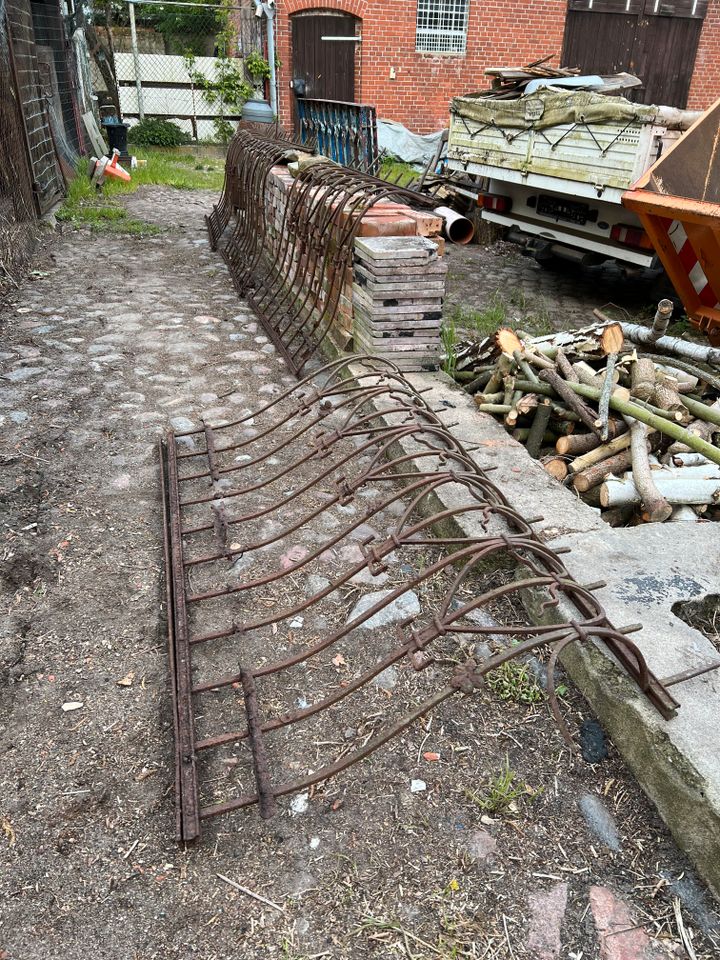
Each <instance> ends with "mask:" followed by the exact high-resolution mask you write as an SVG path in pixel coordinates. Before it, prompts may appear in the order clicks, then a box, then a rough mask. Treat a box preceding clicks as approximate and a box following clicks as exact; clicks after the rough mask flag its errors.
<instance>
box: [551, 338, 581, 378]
mask: <svg viewBox="0 0 720 960" xmlns="http://www.w3.org/2000/svg"><path fill="white" fill-rule="evenodd" d="M555 363H556V364H557V368H558V370H559V371H560V373H561V374H562V376H563V377H564V378H565V379H566V380H567V381H568V382H569V383H579V382H580V377H578V375H577V373H576V372H575V371H574V370H573V368H572V366H571V364H570V361H569V360H568V358H567V357H566V356H565V351H564V350H563V349H562V347H558V352H557V354H556V356H555Z"/></svg>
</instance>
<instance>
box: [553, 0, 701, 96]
mask: <svg viewBox="0 0 720 960" xmlns="http://www.w3.org/2000/svg"><path fill="white" fill-rule="evenodd" d="M706 11H707V0H569V3H568V14H567V21H566V24H565V41H564V45H563V57H562V62H563V65H564V66H567V67H580V69H581V70H582V71H583V73H600V74H605V73H617V72H619V71H627V72H628V73H632V74H635V76H637V77H639V78H640V79H641V80H642V81H643V86H642V87H639V88H638V89H637V90H631V91H630V92H629V93H628V94H627V96H628V98H629V99H631V100H636V101H639V102H640V103H657V104H667V105H669V106H672V107H685V106H687V98H688V92H689V90H690V82H691V80H692V74H693V69H694V67H695V56H696V54H697V48H698V43H699V42H700V32H701V30H702V25H703V20H704V18H705V13H706Z"/></svg>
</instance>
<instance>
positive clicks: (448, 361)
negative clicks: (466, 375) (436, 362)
mask: <svg viewBox="0 0 720 960" xmlns="http://www.w3.org/2000/svg"><path fill="white" fill-rule="evenodd" d="M440 342H441V343H442V348H443V361H442V368H443V370H444V371H445V373H447V374H448V376H450V377H452V376H453V375H454V374H455V367H456V366H457V350H456V347H457V344H458V335H457V330H456V328H455V321H454V320H453V319H452V317H451V318H450V319H449V320H446V321H445V322H444V323H443V325H442V327H441V328H440Z"/></svg>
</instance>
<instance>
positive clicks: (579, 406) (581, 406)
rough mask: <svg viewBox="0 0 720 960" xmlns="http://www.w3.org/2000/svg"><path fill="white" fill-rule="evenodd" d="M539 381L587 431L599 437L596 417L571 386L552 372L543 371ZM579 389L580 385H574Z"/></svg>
mask: <svg viewBox="0 0 720 960" xmlns="http://www.w3.org/2000/svg"><path fill="white" fill-rule="evenodd" d="M540 379H541V380H544V381H545V382H546V383H548V384H549V385H550V386H551V387H552V389H553V390H554V391H555V393H557V395H558V396H559V397H562V398H563V400H564V401H565V403H566V404H567V405H568V406H569V407H570V409H571V410H572V411H573V412H574V413H576V414H577V415H578V416H579V417H580V419H581V421H582V422H583V423H584V424H585V426H586V427H588V429H590V430H592V431H593V432H594V433H597V434H598V436H599V435H600V431H599V430H598V428H597V426H596V425H595V421H596V419H597V418H596V416H595V414H594V413H593V411H592V410H591V409H590V408H589V407H588V406H587V405H586V404H585V403H583V401H582V400H581V399H580V398H579V397H578V396H577V394H576V393H575V392H574V391H573V389H572V387H571V385H570V384H569V383H567V382H566V381H565V380H563V379H562V378H561V377H559V376H558V375H557V374H556V373H554V372H553V371H552V370H543V371H542V373H541V374H540ZM575 386H577V387H579V386H581V384H575Z"/></svg>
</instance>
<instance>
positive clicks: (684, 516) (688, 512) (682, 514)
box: [670, 503, 698, 523]
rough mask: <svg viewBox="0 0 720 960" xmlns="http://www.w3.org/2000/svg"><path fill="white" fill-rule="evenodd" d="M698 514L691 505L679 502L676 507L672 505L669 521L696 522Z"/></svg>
mask: <svg viewBox="0 0 720 960" xmlns="http://www.w3.org/2000/svg"><path fill="white" fill-rule="evenodd" d="M697 522H698V515H697V514H696V513H695V511H694V510H693V508H692V507H688V506H687V504H684V503H682V504H679V505H678V506H676V507H673V512H672V514H671V515H670V523H697Z"/></svg>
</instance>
